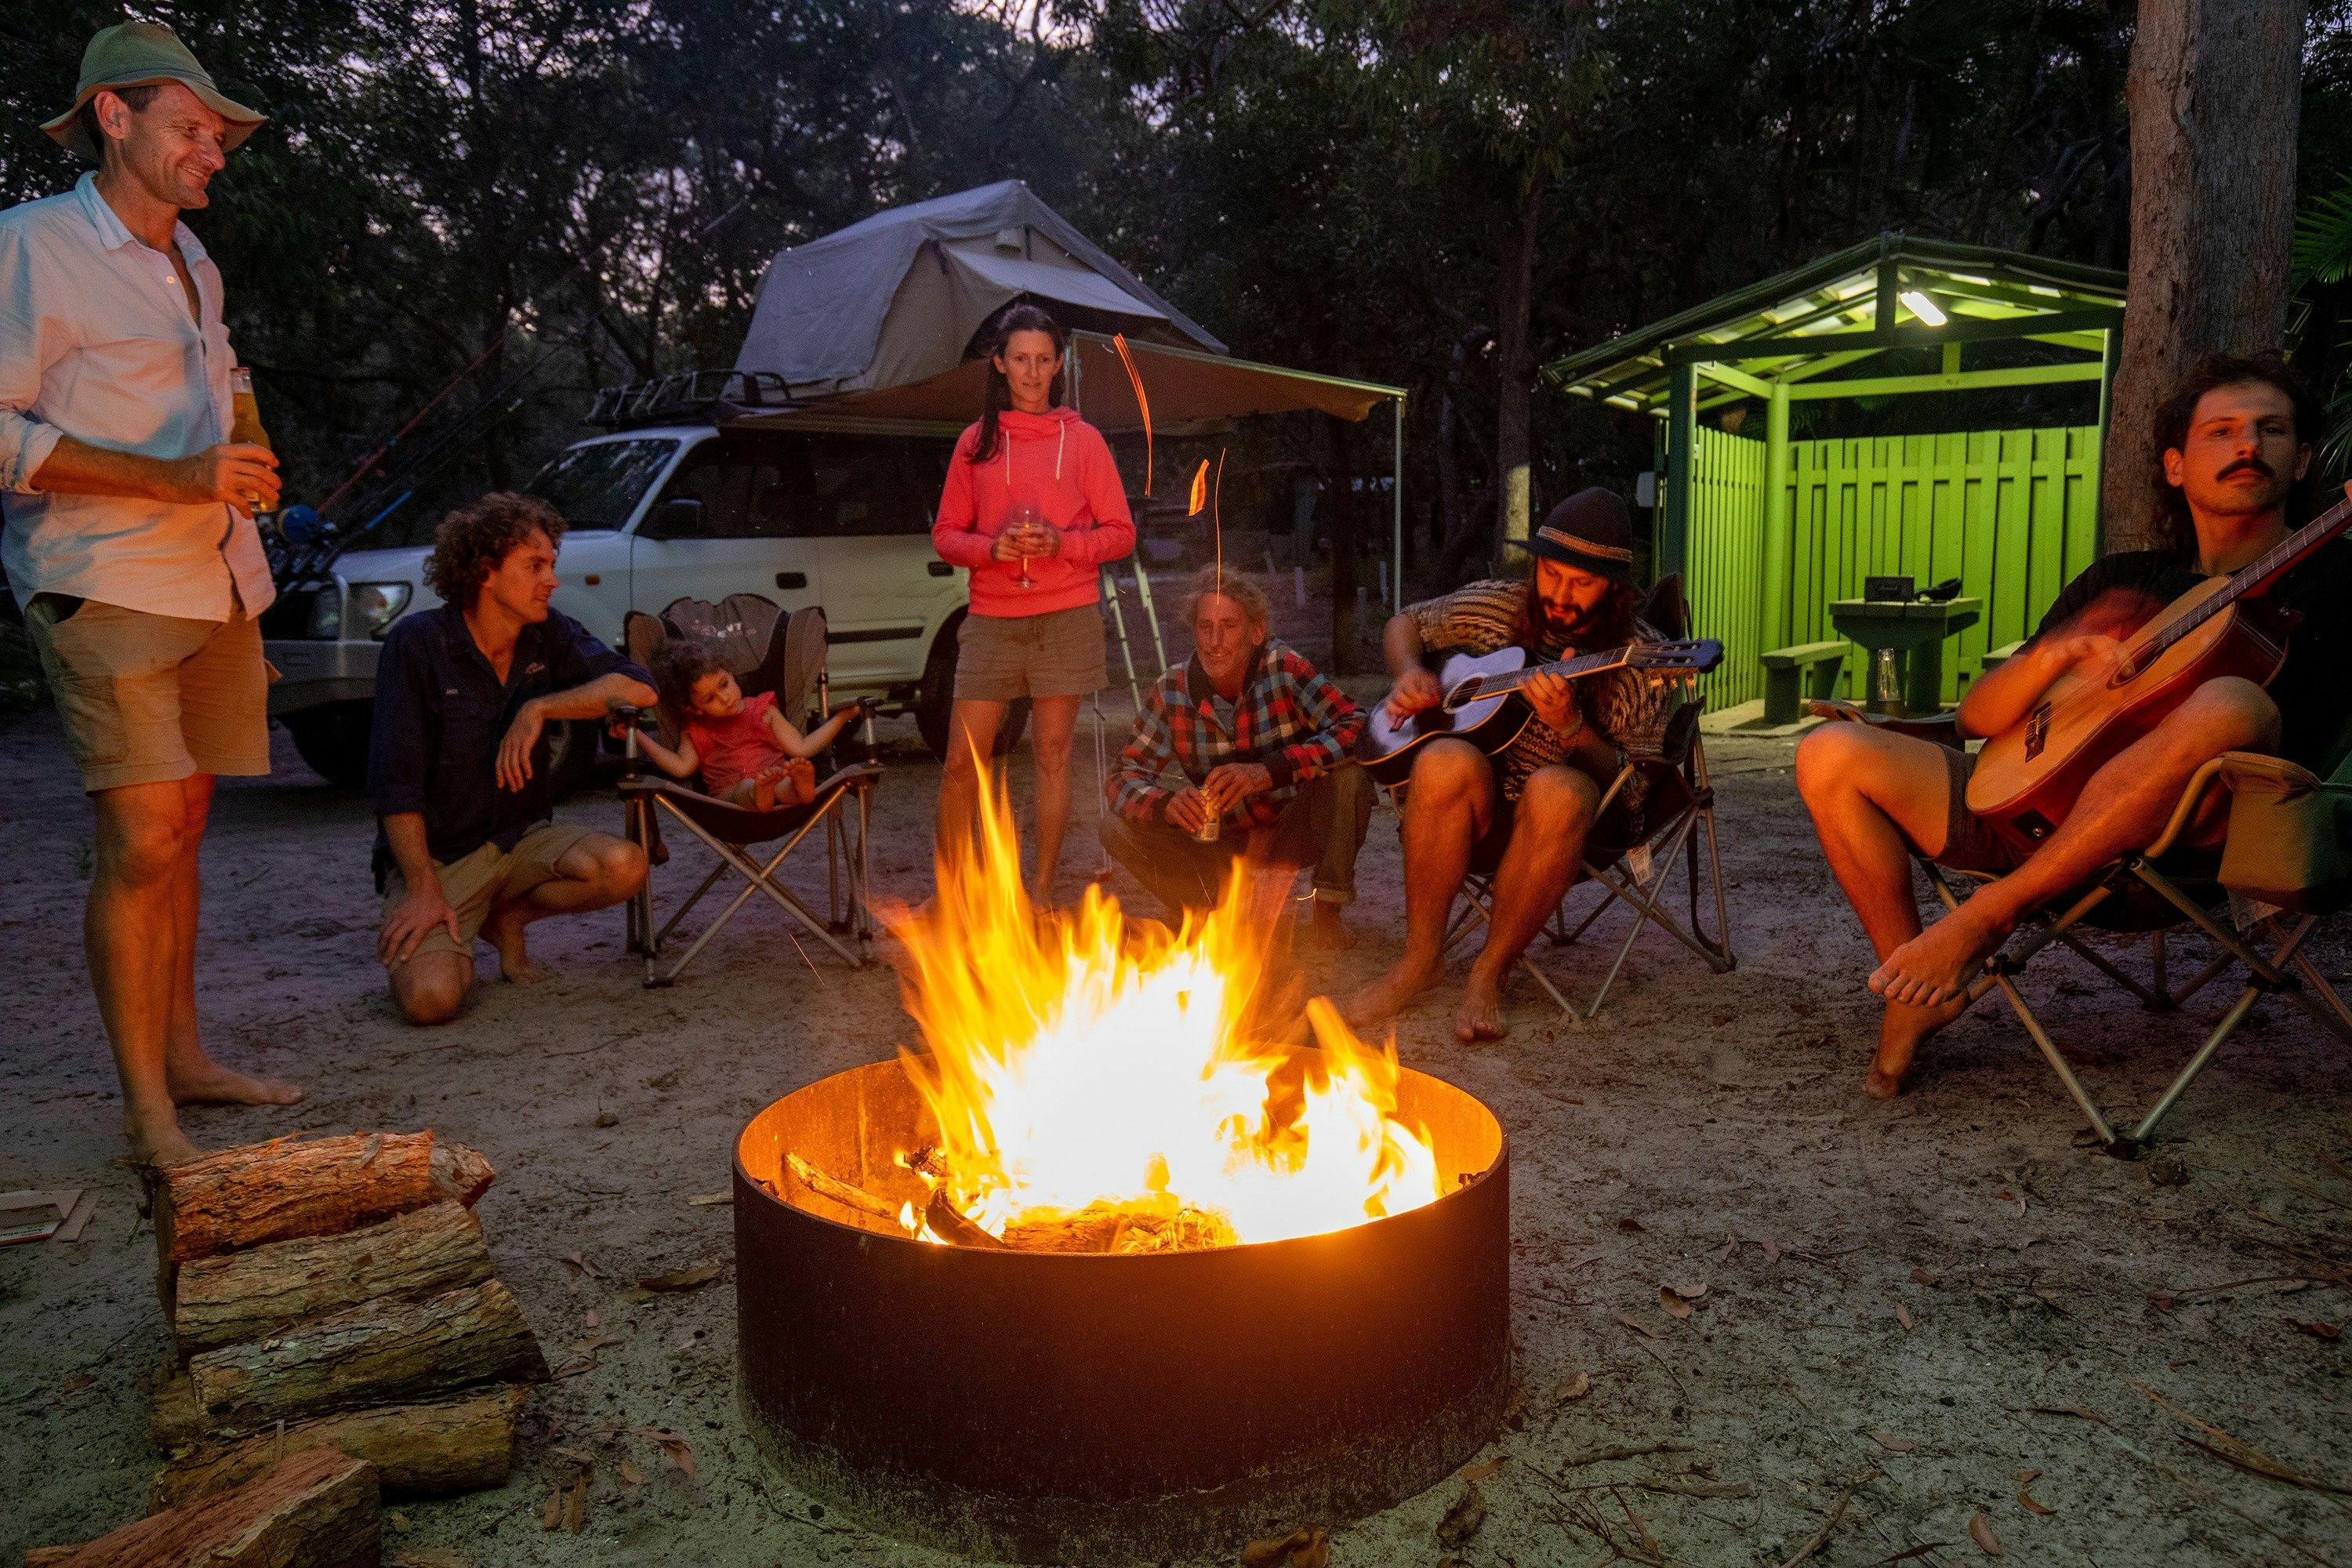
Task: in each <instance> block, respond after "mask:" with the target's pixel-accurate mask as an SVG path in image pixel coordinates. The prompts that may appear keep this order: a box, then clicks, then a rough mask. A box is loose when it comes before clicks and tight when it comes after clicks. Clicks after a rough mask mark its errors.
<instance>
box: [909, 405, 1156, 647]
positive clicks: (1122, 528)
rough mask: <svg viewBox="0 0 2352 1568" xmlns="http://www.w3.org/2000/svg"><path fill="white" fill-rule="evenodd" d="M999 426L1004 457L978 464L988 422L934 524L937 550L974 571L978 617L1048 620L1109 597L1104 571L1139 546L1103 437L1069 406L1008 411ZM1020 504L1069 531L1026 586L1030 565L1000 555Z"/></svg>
mask: <svg viewBox="0 0 2352 1568" xmlns="http://www.w3.org/2000/svg"><path fill="white" fill-rule="evenodd" d="M996 429H997V444H996V456H994V457H993V458H990V459H989V460H988V461H987V462H985V463H982V464H979V465H974V464H973V462H972V460H971V454H972V452H973V450H974V448H976V447H978V446H979V445H980V426H978V425H974V426H971V428H969V429H967V430H966V431H965V432H964V433H963V437H962V438H961V439H960V440H959V441H957V442H956V449H955V456H954V458H951V459H950V461H949V463H948V482H947V488H946V489H944V490H942V491H940V516H939V521H937V522H934V523H933V524H931V547H932V548H933V549H935V550H937V551H938V552H940V560H942V561H946V562H948V563H951V564H953V565H957V566H964V567H969V568H971V613H972V614H973V615H975V616H1005V617H1012V616H1042V615H1045V614H1048V613H1050V612H1052V611H1055V610H1067V609H1071V608H1074V607H1076V605H1091V604H1093V603H1094V602H1095V601H1096V600H1097V599H1098V598H1100V597H1101V592H1100V590H1098V589H1097V587H1096V586H1095V569H1096V568H1097V566H1099V565H1101V564H1102V563H1104V562H1106V561H1118V560H1123V559H1125V558H1126V556H1127V555H1128V554H1129V552H1132V551H1133V550H1134V549H1135V520H1134V518H1133V517H1132V516H1130V515H1129V512H1128V510H1127V486H1126V485H1125V483H1124V482H1123V481H1122V480H1121V479H1119V477H1118V464H1117V463H1115V462H1113V461H1112V460H1111V455H1110V447H1109V446H1108V444H1106V443H1105V442H1104V440H1103V438H1102V432H1101V431H1099V430H1097V429H1096V428H1095V427H1094V426H1091V425H1089V424H1087V422H1086V421H1085V420H1083V419H1081V418H1079V417H1078V416H1077V415H1076V413H1075V412H1074V411H1072V410H1070V409H1067V408H1052V409H1048V410H1046V411H1045V413H1043V414H1024V413H1022V412H1021V411H1020V410H1019V409H1017V408H1008V409H1006V410H1005V411H1004V412H1003V414H1001V415H999V416H997V426H996ZM1018 501H1026V502H1028V503H1029V504H1030V505H1031V506H1034V507H1035V508H1036V509H1037V514H1038V515H1039V516H1040V517H1042V518H1044V519H1045V521H1047V522H1049V523H1051V524H1053V526H1054V527H1055V528H1057V529H1059V530H1061V532H1062V549H1061V553H1059V554H1058V555H1055V556H1051V557H1048V558H1047V559H1045V560H1042V561H1032V562H1030V563H1028V567H1029V582H1030V584H1031V585H1030V586H1029V587H1026V588H1024V587H1022V586H1021V567H1022V563H1020V562H1018V561H999V560H996V559H995V558H994V557H993V556H992V555H991V553H990V552H991V551H992V550H993V549H994V548H995V542H996V536H997V535H998V534H999V533H1002V532H1003V531H1004V522H1005V518H1006V516H1007V515H1008V514H1009V513H1010V512H1011V511H1012V510H1013V505H1014V503H1015V502H1018Z"/></svg>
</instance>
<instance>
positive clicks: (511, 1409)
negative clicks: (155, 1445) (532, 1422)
mask: <svg viewBox="0 0 2352 1568" xmlns="http://www.w3.org/2000/svg"><path fill="white" fill-rule="evenodd" d="M528 1398H530V1389H529V1388H527V1387H523V1386H521V1385H519V1384H501V1385H499V1386H498V1387H495V1388H485V1389H481V1390H478V1391H476V1392H474V1393H470V1394H457V1395H456V1396H454V1397H452V1398H448V1399H442V1400H436V1401H434V1402H432V1403H430V1404H425V1405H379V1406H376V1407H375V1408H373V1409H369V1410H351V1411H345V1412H344V1413H342V1414H341V1415H322V1416H320V1417H319V1418H318V1419H316V1420H313V1421H299V1422H295V1423H293V1424H291V1425H289V1426H286V1427H284V1428H283V1429H279V1428H278V1427H275V1426H273V1427H271V1428H269V1429H268V1430H266V1431H261V1432H256V1433H253V1434H252V1435H250V1436H245V1437H231V1438H225V1439H207V1440H204V1441H199V1442H197V1443H194V1444H193V1445H191V1446H190V1447H185V1448H183V1449H180V1450H179V1451H177V1452H175V1453H173V1455H172V1457H171V1458H170V1459H169V1460H167V1461H166V1462H165V1464H164V1466H163V1469H162V1470H161V1471H160V1472H158V1474H157V1475H156V1477H155V1490H154V1496H153V1500H152V1504H151V1506H152V1508H153V1509H156V1510H162V1509H166V1508H176V1507H179V1506H181V1505H183V1504H185V1503H189V1502H194V1501H197V1500H201V1499H204V1498H208V1497H213V1496H215V1495H216V1494H218V1493H220V1492H223V1491H226V1490H227V1489H229V1488H231V1487H235V1486H239V1485H242V1484H243V1483H244V1482H245V1481H246V1480H247V1479H250V1478H251V1477H253V1476H256V1475H258V1474H259V1473H260V1472H261V1471H263V1470H266V1469H268V1468H269V1467H270V1466H271V1465H273V1464H276V1463H277V1462H278V1458H280V1457H281V1456H283V1455H288V1454H299V1453H302V1452H305V1451H307V1450H309V1449H311V1448H334V1449H338V1450H340V1451H341V1452H342V1453H345V1454H349V1455H350V1456H351V1457H352V1458H354V1459H365V1460H366V1461H367V1462H368V1463H369V1464H371V1465H373V1466H374V1467H375V1468H376V1477H377V1479H378V1480H380V1481H381V1482H382V1483H383V1493H384V1495H385V1496H386V1497H439V1496H442V1495H444V1494H446V1493H449V1492H463V1491H474V1490H477V1489H480V1488H482V1487H497V1486H504V1485H505V1484H506V1480H507V1476H508V1474H509V1471H511V1470H512V1468H514V1442H515V1420H516V1418H517V1417H518V1416H520V1415H521V1414H522V1405H523V1401H524V1400H526V1399H528Z"/></svg>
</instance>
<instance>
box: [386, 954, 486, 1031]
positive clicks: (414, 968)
mask: <svg viewBox="0 0 2352 1568" xmlns="http://www.w3.org/2000/svg"><path fill="white" fill-rule="evenodd" d="M391 979H392V999H393V1002H394V1005H397V1006H398V1007H399V1008H400V1016H402V1017H404V1018H405V1019H407V1020H408V1021H409V1022H410V1023H412V1024H425V1025H429V1024H446V1023H447V1022H448V1021H449V1020H450V1019H452V1018H454V1017H456V1016H457V1009H458V1008H459V1007H462V1006H464V1005H465V1003H466V993H467V992H468V991H470V990H472V989H473V988H474V955H473V954H472V953H471V952H420V953H418V954H416V955H415V957H414V958H411V959H409V960H408V961H407V962H406V963H395V964H394V965H393V966H392V973H391Z"/></svg>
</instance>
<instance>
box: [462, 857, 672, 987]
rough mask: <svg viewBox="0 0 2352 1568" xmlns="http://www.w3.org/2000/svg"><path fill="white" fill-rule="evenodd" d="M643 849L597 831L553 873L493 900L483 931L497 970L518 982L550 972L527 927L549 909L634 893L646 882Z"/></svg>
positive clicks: (577, 907)
mask: <svg viewBox="0 0 2352 1568" xmlns="http://www.w3.org/2000/svg"><path fill="white" fill-rule="evenodd" d="M645 880H646V856H645V851H644V850H642V849H639V848H638V847H636V846H635V845H634V844H632V843H630V842H629V841H628V840H627V839H625V838H615V837H613V836H612V835H611V834H609V833H598V834H593V835H591V836H590V837H586V838H583V839H582V840H581V841H580V842H579V843H577V844H574V845H573V846H572V847H571V848H569V849H566V850H565V851H564V852H563V853H562V855H561V856H560V857H558V858H557V859H556V862H555V875H554V876H553V877H551V878H550V879H548V880H546V881H544V882H541V884H539V886H537V887H535V888H533V889H531V890H530V891H529V892H528V893H525V894H523V895H522V897H520V898H519V899H510V900H507V901H506V902H504V903H499V904H494V905H492V906H491V909H490V915H489V918H488V920H486V921H483V922H482V936H483V938H484V939H485V940H486V941H488V942H489V944H490V945H491V946H492V947H494V948H496V949H498V952H499V973H500V974H502V975H504V976H505V977H506V978H507V979H509V980H511V981H513V982H514V983H515V984H518V985H531V984H537V983H538V982H540V981H541V980H544V979H546V978H547V971H546V970H545V969H544V968H542V967H541V966H540V965H539V964H537V963H532V962H531V959H530V953H529V952H526V951H525V950H524V947H523V934H522V933H523V928H524V927H525V926H527V925H529V924H530V922H531V921H540V920H545V919H546V918H547V917H548V916H550V915H567V914H577V913H579V912H581V911H583V910H602V909H607V908H610V907H611V906H612V905H614V904H617V903H619V902H620V901H621V900H624V899H627V898H633V897H635V894H636V891H637V889H639V888H641V887H643V886H644V885H645Z"/></svg>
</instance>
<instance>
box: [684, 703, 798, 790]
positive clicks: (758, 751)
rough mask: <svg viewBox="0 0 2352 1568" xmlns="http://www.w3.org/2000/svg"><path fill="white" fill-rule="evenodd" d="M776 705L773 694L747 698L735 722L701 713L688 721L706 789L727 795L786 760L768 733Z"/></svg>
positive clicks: (687, 731) (687, 735)
mask: <svg viewBox="0 0 2352 1568" xmlns="http://www.w3.org/2000/svg"><path fill="white" fill-rule="evenodd" d="M775 706H776V696H775V693H774V692H772V691H762V692H761V693H760V695H758V696H757V697H747V698H745V699H744V700H743V706H742V707H740V708H739V709H737V710H735V716H734V717H733V718H731V719H709V718H705V717H704V716H703V715H701V714H699V713H697V714H694V715H693V716H691V717H690V718H688V720H687V721H686V738H687V739H688V741H690V742H693V743H694V754H695V756H696V757H697V758H698V759H699V760H700V762H701V763H702V787H703V788H704V789H707V790H709V792H710V793H711V794H712V795H725V794H726V793H727V792H728V791H729V790H730V789H733V788H734V787H735V786H736V785H737V784H740V783H742V782H743V781H744V780H745V779H748V778H751V777H753V776H755V775H757V774H759V773H764V772H766V771H767V770H768V769H770V768H772V767H773V766H775V765H776V763H779V762H782V760H783V758H784V755H785V752H784V749H783V748H782V746H779V745H778V744H776V738H775V737H774V736H773V735H772V734H770V733H768V715H769V714H770V713H771V712H772V711H773V710H774V709H775Z"/></svg>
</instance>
